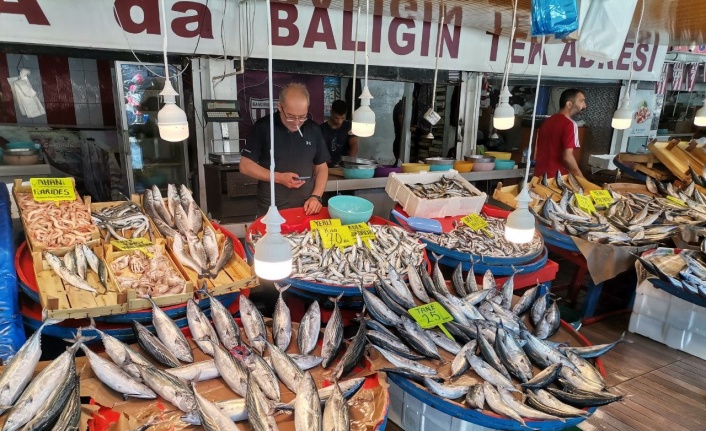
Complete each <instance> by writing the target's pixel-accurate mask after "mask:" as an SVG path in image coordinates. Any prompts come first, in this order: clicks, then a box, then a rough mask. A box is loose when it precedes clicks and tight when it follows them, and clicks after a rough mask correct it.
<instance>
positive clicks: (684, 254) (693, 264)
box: [638, 242, 706, 298]
mask: <svg viewBox="0 0 706 431" xmlns="http://www.w3.org/2000/svg"><path fill="white" fill-rule="evenodd" d="M678 256H679V257H681V260H682V262H680V264H681V265H678V266H677V267H674V266H671V265H670V266H665V267H662V265H661V264H660V261H659V259H654V260H653V259H651V257H652V256H648V257H638V259H639V260H640V263H642V266H643V267H644V268H645V270H647V272H649V273H650V274H653V275H655V276H657V277H658V278H659V279H660V280H663V281H665V282H667V283H669V284H670V285H672V286H674V287H676V288H677V289H679V290H683V291H684V292H689V293H691V294H692V295H697V296H701V297H703V298H706V242H702V243H701V251H695V250H682V251H681V252H680V253H679V254H678ZM654 257H656V255H655V256H654Z"/></svg>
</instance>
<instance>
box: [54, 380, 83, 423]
mask: <svg viewBox="0 0 706 431" xmlns="http://www.w3.org/2000/svg"><path fill="white" fill-rule="evenodd" d="M80 420H81V384H80V380H79V379H76V384H75V385H74V388H73V390H72V391H71V395H70V396H69V398H68V400H66V404H65V405H64V408H63V410H62V412H61V414H60V415H59V418H58V419H57V420H56V423H55V424H54V427H53V428H52V429H51V431H72V430H77V429H78V424H79V421H80Z"/></svg>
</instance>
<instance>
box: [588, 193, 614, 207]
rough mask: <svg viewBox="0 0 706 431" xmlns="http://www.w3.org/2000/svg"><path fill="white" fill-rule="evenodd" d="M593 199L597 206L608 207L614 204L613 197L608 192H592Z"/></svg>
mask: <svg viewBox="0 0 706 431" xmlns="http://www.w3.org/2000/svg"><path fill="white" fill-rule="evenodd" d="M591 198H592V199H593V203H595V204H596V205H597V206H601V207H607V206H610V204H612V203H613V196H611V195H610V192H609V191H608V190H591Z"/></svg>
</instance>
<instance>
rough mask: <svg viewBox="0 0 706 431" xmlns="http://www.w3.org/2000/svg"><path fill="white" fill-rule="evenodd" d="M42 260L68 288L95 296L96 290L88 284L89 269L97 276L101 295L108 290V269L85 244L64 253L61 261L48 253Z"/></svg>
mask: <svg viewBox="0 0 706 431" xmlns="http://www.w3.org/2000/svg"><path fill="white" fill-rule="evenodd" d="M44 259H46V261H47V263H48V264H49V267H50V268H51V269H52V270H53V271H54V272H55V273H56V275H58V276H59V278H61V279H62V280H63V281H64V282H65V283H66V284H68V285H70V286H73V287H75V288H77V289H81V290H85V291H88V292H91V293H94V294H97V293H98V291H97V290H96V288H95V287H93V286H92V285H91V283H89V282H88V270H89V269H90V270H91V271H93V272H94V273H96V275H98V279H99V280H100V283H101V285H102V287H103V289H104V292H103V293H105V292H106V291H107V290H108V267H107V266H106V265H105V262H104V261H103V260H102V259H100V258H99V257H98V256H97V255H96V254H95V253H94V252H93V250H91V248H90V247H88V246H86V245H85V244H78V245H77V246H76V247H74V249H73V250H71V251H69V252H68V253H66V254H65V255H64V258H63V259H60V258H59V257H57V256H56V255H55V254H53V253H52V252H50V251H47V252H45V253H44Z"/></svg>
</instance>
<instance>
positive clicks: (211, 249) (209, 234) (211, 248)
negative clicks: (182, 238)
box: [201, 226, 219, 268]
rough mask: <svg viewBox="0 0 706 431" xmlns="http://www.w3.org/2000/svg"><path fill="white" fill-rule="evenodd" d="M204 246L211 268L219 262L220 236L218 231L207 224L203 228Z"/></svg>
mask: <svg viewBox="0 0 706 431" xmlns="http://www.w3.org/2000/svg"><path fill="white" fill-rule="evenodd" d="M201 241H202V243H203V248H204V250H205V251H206V258H207V260H208V266H209V268H212V267H213V266H214V265H215V264H216V262H218V255H219V254H218V238H216V232H215V231H214V230H213V229H211V227H210V226H206V228H205V229H204V230H203V238H202V240H201Z"/></svg>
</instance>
